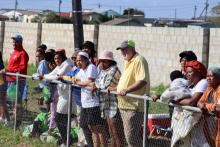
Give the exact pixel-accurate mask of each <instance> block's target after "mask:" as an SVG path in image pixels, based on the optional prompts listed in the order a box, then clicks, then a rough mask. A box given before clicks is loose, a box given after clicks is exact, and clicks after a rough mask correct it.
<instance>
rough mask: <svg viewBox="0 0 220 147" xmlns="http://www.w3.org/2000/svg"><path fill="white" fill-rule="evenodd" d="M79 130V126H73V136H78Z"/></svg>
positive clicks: (71, 132)
mask: <svg viewBox="0 0 220 147" xmlns="http://www.w3.org/2000/svg"><path fill="white" fill-rule="evenodd" d="M78 132H79V127H73V128H71V131H70V134H71V135H72V137H73V138H77V137H78Z"/></svg>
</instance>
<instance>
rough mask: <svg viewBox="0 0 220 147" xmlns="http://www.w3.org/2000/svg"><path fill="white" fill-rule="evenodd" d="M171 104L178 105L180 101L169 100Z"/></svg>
mask: <svg viewBox="0 0 220 147" xmlns="http://www.w3.org/2000/svg"><path fill="white" fill-rule="evenodd" d="M170 102H171V103H173V104H176V105H180V100H177V101H175V100H170Z"/></svg>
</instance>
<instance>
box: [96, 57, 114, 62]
mask: <svg viewBox="0 0 220 147" xmlns="http://www.w3.org/2000/svg"><path fill="white" fill-rule="evenodd" d="M102 60H109V61H112V62H114V63H117V62H116V61H115V60H112V59H106V58H105V59H104V58H100V59H99V60H98V61H99V62H100V61H102Z"/></svg>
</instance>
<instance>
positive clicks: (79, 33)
mask: <svg viewBox="0 0 220 147" xmlns="http://www.w3.org/2000/svg"><path fill="white" fill-rule="evenodd" d="M72 17H73V31H74V32H73V34H74V47H75V48H80V46H81V45H82V43H83V41H84V36H83V24H82V4H81V0H72Z"/></svg>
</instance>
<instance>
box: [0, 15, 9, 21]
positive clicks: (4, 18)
mask: <svg viewBox="0 0 220 147" xmlns="http://www.w3.org/2000/svg"><path fill="white" fill-rule="evenodd" d="M6 20H9V18H8V17H7V16H4V15H1V14H0V21H6Z"/></svg>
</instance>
